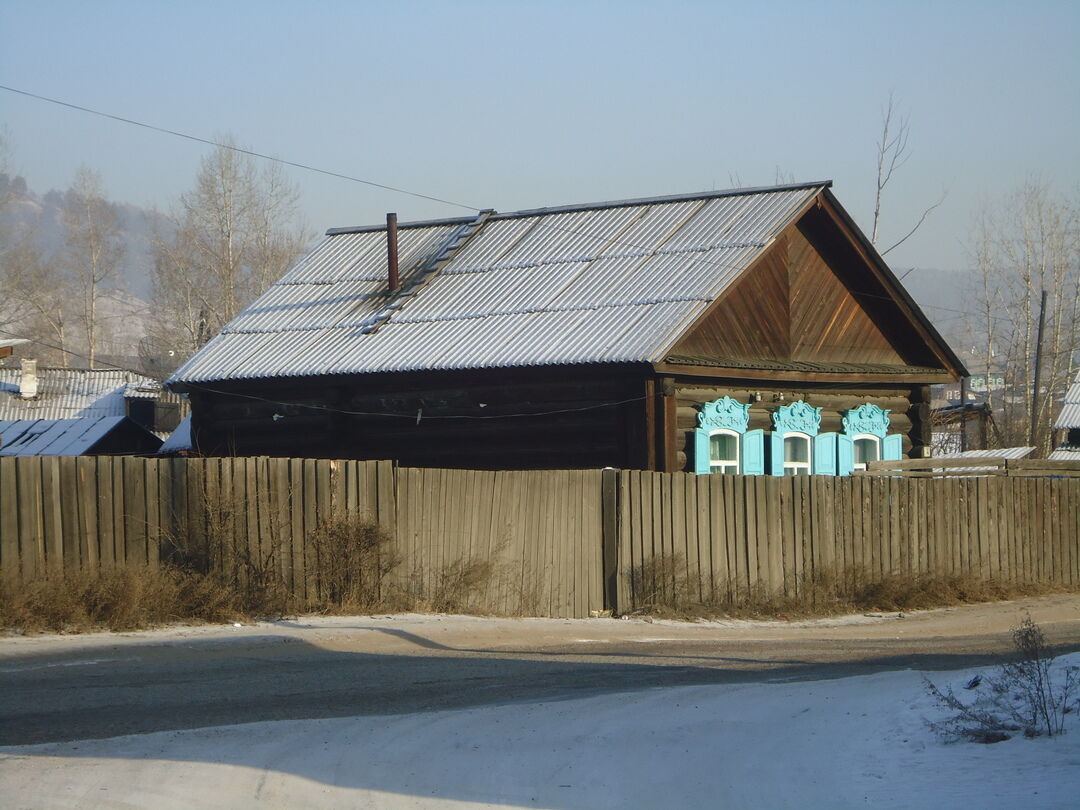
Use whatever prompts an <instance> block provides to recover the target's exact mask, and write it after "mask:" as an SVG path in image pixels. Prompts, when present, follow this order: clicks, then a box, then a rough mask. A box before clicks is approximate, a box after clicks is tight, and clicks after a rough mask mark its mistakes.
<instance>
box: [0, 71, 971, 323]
mask: <svg viewBox="0 0 1080 810" xmlns="http://www.w3.org/2000/svg"><path fill="white" fill-rule="evenodd" d="M0 90H7V91H8V92H9V93H17V94H18V95H22V96H26V97H28V98H33V99H37V100H38V101H44V102H47V103H49V104H56V105H58V106H61V107H66V108H68V109H71V110H77V111H79V112H84V113H88V114H90V115H96V116H99V117H101V118H107V119H109V120H112V121H119V122H120V123H123V124H129V125H131V126H136V127H142V128H143V129H149V130H152V131H154V132H161V133H163V134H166V135H172V136H174V137H177V138H183V139H185V140H189V141H195V142H196V143H202V144H206V145H208V146H214V147H218V148H221V149H228V150H230V151H233V152H237V153H239V154H243V155H249V156H251V157H256V158H260V159H262V160H269V161H273V162H274V163H280V164H282V165H284V166H291V167H293V168H296V169H302V170H304V171H310V172H316V173H317V174H322V175H326V176H327V177H336V178H338V179H340V180H348V181H350V182H353V183H361V184H363V185H366V186H371V187H373V188H380V189H383V190H385V191H392V192H395V193H398V194H405V195H408V196H410V197H416V198H418V199H422V200H430V201H432V202H437V203H441V204H443V205H450V206H453V207H455V208H463V209H466V210H469V211H476V212H478V213H479V212H480V211H482V210H483V209H482V208H480V207H479V206H476V205H469V204H466V203H461V202H456V201H454V200H447V199H444V198H442V197H435V196H433V195H430V194H422V193H420V192H417V191H410V190H408V189H405V188H401V187H399V186H391V185H387V184H385V183H378V182H375V181H374V180H366V179H364V178H362V177H355V176H352V175H348V174H344V173H342V172H335V171H331V170H329V169H322V168H319V167H317V166H311V165H309V164H306V163H299V162H297V161H292V160H285V159H284V158H278V157H274V156H273V155H267V154H265V153H262V152H256V151H253V150H251V149H244V148H242V147H239V146H232V145H230V144H224V143H220V142H218V141H214V140H210V139H208V138H202V137H199V136H197V135H191V134H189V133H186V132H180V131H179V130H175V129H169V128H167V127H160V126H157V125H154V124H148V123H146V122H144V121H138V120H135V119H133V118H126V117H124V116H121V115H115V114H113V113H107V112H103V111H101V110H95V109H93V108H91V107H84V106H82V105H79V104H73V103H71V102H68V101H62V100H60V99H56V98H50V97H49V96H43V95H40V94H38V93H31V92H30V91H28V90H20V89H19V88H17V87H10V86H8V85H2V84H0ZM541 227H545V228H548V229H550V230H555V231H560V232H562V233H567V234H571V235H574V236H583V237H585V238H587V239H593V240H598V241H605V242H608V243H609V244H613V245H622V246H624V247H630V248H635V249H637V250H645V251H650V252H652V251H655V249H656V248H655V247H646V246H645V245H639V244H635V243H633V242H625V241H622V240H618V239H611V238H610V237H609V236H599V235H596V234H590V233H585V232H583V231H576V230H573V229H571V228H564V227H561V226H559V225H554V224H552V223H549V222H544V223H541ZM717 247H726V246H717ZM688 252H689V251H688ZM702 252H704V251H702ZM697 262H698V263H700V264H707V265H710V266H714V267H719V268H720V269H723V270H729V269H732V268H733V267H734V266H735V265H734V264H733V263H725V262H717V261H712V260H709V259H702V258H699V259H698V260H697ZM908 272H911V271H910V270H909V271H908ZM905 275H906V273H905ZM855 294H856V295H862V296H863V297H867V298H880V299H882V300H886V301H892V300H893V299H892V298H889V297H887V296H879V295H873V294H872V293H855ZM920 306H922V307H924V308H930V309H941V310H945V311H948V312H958V313H960V312H961V310H955V309H949V308H948V307H939V306H934V305H932V304H922V305H920ZM961 314H971V313H961Z"/></svg>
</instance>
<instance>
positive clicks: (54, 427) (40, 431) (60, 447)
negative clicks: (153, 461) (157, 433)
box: [0, 416, 126, 456]
mask: <svg viewBox="0 0 1080 810" xmlns="http://www.w3.org/2000/svg"><path fill="white" fill-rule="evenodd" d="M125 418H126V417H124V416H100V417H82V418H78V419H18V420H7V421H0V456H81V455H82V454H83V453H86V452H87V451H88V450H90V449H91V448H92V447H93V446H94V445H95V444H97V443H98V442H99V441H101V440H102V439H104V438H105V437H106V436H108V435H109V433H110V432H112V431H113V430H114V429H115V428H116V427H117V426H118V425H119V424H120V423H121V422H123V421H124V419H125Z"/></svg>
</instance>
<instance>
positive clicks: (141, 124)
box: [0, 84, 481, 211]
mask: <svg viewBox="0 0 1080 810" xmlns="http://www.w3.org/2000/svg"><path fill="white" fill-rule="evenodd" d="M0 90H7V91H8V92H9V93H18V94H19V95H21V96H27V97H28V98H33V99H37V100H38V101H45V102H48V103H49V104H56V105H58V106H60V107H67V108H68V109H71V110H78V111H79V112H84V113H89V114H90V115H97V116H99V117H101V118H108V119H110V120H112V121H119V122H120V123H122V124H130V125H131V126H135V127H142V128H143V129H149V130H153V131H154V132H161V133H164V134H166V135H172V136H174V137H176V138H184V139H185V140H189V141H195V142H196V143H204V144H207V145H208V146H214V147H218V148H220V149H228V150H230V151H232V152H238V153H240V154H242V155H250V156H251V157H256V158H261V159H262V160H271V161H273V162H274V163H280V164H282V165H283V166H292V167H293V168H294V169H303V170H304V171H309V172H316V173H317V174H324V175H326V176H327V177H336V178H338V179H339V180H349V181H350V182H353V183H362V184H364V185H365V186H371V187H373V188H381V189H383V190H385V191H393V192H396V193H397V194H407V195H408V196H410V197H417V198H419V199H422V200H430V201H432V202H437V203H442V204H443V205H451V206H454V207H455V208H464V209H466V210H468V211H480V210H481V209H480V208H479V207H478V206H475V205H467V204H465V203H460V202H455V201H454V200H445V199H443V198H442V197H434V196H432V195H430V194H421V193H419V192H417V191H409V190H408V189H405V188H400V187H398V186H390V185H387V184H385V183H377V182H375V181H374V180H365V179H364V178H362V177H354V176H352V175H348V174H343V173H341V172H335V171H330V170H329V169H320V168H319V167H318V166H311V165H308V164H306V163H298V162H296V161H292V160H285V159H283V158H278V157H274V156H273V155H267V154H263V153H262V152H255V151H252V150H250V149H243V148H241V147H239V146H232V145H230V144H226V143H219V142H218V141H213V140H210V139H209V138H200V137H199V136H198V135H191V134H189V133H186V132H180V131H178V130H175V129H168V128H167V127H159V126H156V125H154V124H147V123H146V122H144V121H136V120H135V119H134V118H125V117H124V116H122V115H113V114H112V113H107V112H103V111H101V110H95V109H93V108H91V107H83V106H81V105H79V104H72V103H70V102H68V101H61V100H60V99H57V98H49V97H48V96H42V95H38V94H37V93H31V92H29V91H28V90H20V89H18V88H17V87H9V86H7V85H3V84H0Z"/></svg>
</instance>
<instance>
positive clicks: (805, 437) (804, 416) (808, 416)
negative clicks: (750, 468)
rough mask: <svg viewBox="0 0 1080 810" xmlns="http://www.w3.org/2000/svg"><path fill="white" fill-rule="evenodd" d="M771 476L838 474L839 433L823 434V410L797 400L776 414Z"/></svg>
mask: <svg viewBox="0 0 1080 810" xmlns="http://www.w3.org/2000/svg"><path fill="white" fill-rule="evenodd" d="M772 416H773V431H772V433H771V434H770V436H769V440H770V448H769V460H770V464H769V472H770V474H772V475H836V434H835V433H820V430H821V408H816V407H814V406H813V405H810V404H808V403H807V402H805V401H804V400H801V399H800V400H797V401H795V402H792V403H791V404H790V405H784V406H782V407H780V408H777V409H776V410H775V411H773V415H772Z"/></svg>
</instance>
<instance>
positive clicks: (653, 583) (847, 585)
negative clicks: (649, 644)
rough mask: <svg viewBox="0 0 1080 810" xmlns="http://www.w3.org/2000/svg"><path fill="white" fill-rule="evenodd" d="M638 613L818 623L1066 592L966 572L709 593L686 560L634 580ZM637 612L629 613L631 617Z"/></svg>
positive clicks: (653, 565)
mask: <svg viewBox="0 0 1080 810" xmlns="http://www.w3.org/2000/svg"><path fill="white" fill-rule="evenodd" d="M629 580H630V590H631V599H632V602H633V610H632V612H634V613H644V614H651V615H655V616H662V617H666V618H685V619H691V618H778V617H781V618H813V617H821V616H838V615H842V614H848V613H862V612H867V611H882V612H892V611H905V610H920V609H928V608H936V607H947V606H950V605H961V604H972V603H978V602H995V601H1001V600H1004V599H1013V598H1016V597H1020V596H1034V595H1039V594H1045V593H1052V592H1055V591H1060V590H1062V588H1060V587H1057V586H1053V585H1045V584H1035V583H1020V582H1004V581H996V580H985V579H982V578H981V577H979V576H977V575H975V574H973V573H970V572H964V573H959V574H943V575H935V576H930V575H910V574H888V575H885V576H881V575H876V576H875V575H873V574H871V573H869V572H867V571H865V570H863V569H846V570H843V571H835V570H825V571H819V572H816V573H815V574H814V575H813V576H811V577H807V578H804V579H803V580H802V581H800V582H799V583H798V586H797V588H795V589H794V590H795V595H785V594H784V593H777V592H772V591H770V590H768V589H767V588H765V587H764V586H762V585H760V584H757V585H753V586H751V587H749V588H747V587H745V586H743V587H738V586H736V585H735V584H734V583H731V582H723V583H717V584H716V585H715V586H708V585H704V584H702V583H699V582H698V581H696V580H694V579H693V578H692V576H691V574H690V573H689V571H688V568H687V565H686V560H685V559H684V558H683V557H682V556H681V555H674V556H667V557H654V558H652V559H651V560H648V561H646V562H645V563H643V564H642V565H640V566H637V567H635V568H634V569H632V570H631V571H630V572H629ZM627 612H630V611H627Z"/></svg>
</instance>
